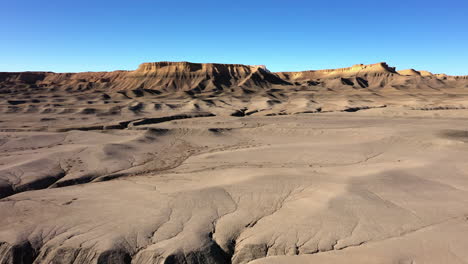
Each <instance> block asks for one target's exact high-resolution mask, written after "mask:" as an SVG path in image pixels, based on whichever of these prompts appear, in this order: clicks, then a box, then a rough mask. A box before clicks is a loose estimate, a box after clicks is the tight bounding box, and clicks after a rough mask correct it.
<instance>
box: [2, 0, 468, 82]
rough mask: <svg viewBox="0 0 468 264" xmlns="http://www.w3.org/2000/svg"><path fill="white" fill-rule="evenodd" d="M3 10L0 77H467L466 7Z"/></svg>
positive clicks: (180, 4)
mask: <svg viewBox="0 0 468 264" xmlns="http://www.w3.org/2000/svg"><path fill="white" fill-rule="evenodd" d="M0 3H1V5H0V6H1V8H0V71H26V70H49V71H56V72H75V71H110V70H117V69H125V70H132V69H135V68H136V67H137V66H138V64H140V63H141V62H150V61H191V62H219V63H241V64H264V65H266V66H267V67H268V68H269V69H270V70H272V71H299V70H309V69H323V68H337V67H347V66H351V65H353V64H357V63H364V64H368V63H376V62H380V61H386V62H388V63H389V64H390V65H392V66H396V67H397V69H406V68H415V69H420V70H421V69H425V70H429V71H432V72H435V73H439V72H444V73H448V74H454V75H461V74H463V75H466V74H468V1H466V0H456V1H455V0H444V1H434V0H426V1H419V0H415V1H411V0H407V1H376V0H374V1H359V0H356V1H351V0H348V1H343V0H328V1H302V0H301V1H299V0H290V1H276V0H270V1H264V0H258V1H253V0H251V1H245V0H237V1H211V0H210V1H204V0H200V1H185V0H184V1H168V0H166V1H158V0H153V1H146V0H133V1H130V0H127V1H120V0H112V1H110V0H103V1H99V0H95V1H90V0H76V1H71V0H68V1H67V0H61V1H57V0H48V1H37V0H1V2H0Z"/></svg>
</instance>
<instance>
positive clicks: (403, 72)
mask: <svg viewBox="0 0 468 264" xmlns="http://www.w3.org/2000/svg"><path fill="white" fill-rule="evenodd" d="M398 74H400V75H405V76H422V74H421V72H420V71H417V70H415V69H407V70H401V71H398Z"/></svg>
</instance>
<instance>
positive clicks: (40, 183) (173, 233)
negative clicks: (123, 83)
mask: <svg viewBox="0 0 468 264" xmlns="http://www.w3.org/2000/svg"><path fill="white" fill-rule="evenodd" d="M131 107H132V106H130V108H131ZM134 107H138V105H134ZM51 109H54V107H53V106H51ZM133 110H135V109H133ZM11 112H12V113H8V114H7V113H5V114H3V119H2V122H1V123H0V126H1V131H2V132H0V133H1V136H0V138H1V142H0V173H1V178H0V180H1V181H0V195H1V196H0V197H3V198H2V199H0V214H1V217H0V241H1V242H0V243H1V244H0V260H1V261H0V263H12V262H14V261H18V262H15V263H31V262H33V261H35V263H130V262H131V263H466V262H468V251H467V250H466V247H467V245H468V163H467V162H466V160H467V158H466V157H467V156H468V124H467V123H466V118H467V117H468V114H467V112H466V110H463V109H459V110H457V109H453V110H437V109H436V110H431V111H422V110H411V109H403V108H401V107H400V108H399V107H385V108H373V109H367V110H361V111H357V112H329V113H302V114H295V115H294V114H291V115H285V116H282V115H278V116H254V115H252V116H245V117H235V116H229V115H228V116H210V115H208V114H206V113H203V112H200V113H198V114H196V115H194V114H189V115H180V114H179V115H170V116H171V118H167V116H166V118H165V119H164V118H163V119H157V120H155V119H138V120H136V121H135V120H133V121H131V122H129V123H126V122H124V124H122V123H119V122H123V121H119V122H116V121H112V118H109V120H108V121H109V122H107V121H106V122H107V123H106V122H104V121H103V120H100V121H99V120H94V119H92V118H91V119H89V118H90V116H93V118H94V115H89V114H88V115H83V114H76V113H70V114H66V113H65V115H61V116H66V117H67V118H66V119H60V118H61V116H60V115H58V114H55V117H54V118H50V116H54V115H51V114H48V113H47V111H45V112H44V110H42V114H35V113H33V114H31V115H28V114H27V111H26V110H24V109H23V110H22V112H21V114H15V113H14V111H11ZM130 114H131V113H129V115H130ZM122 115H124V114H122ZM83 116H84V118H83ZM174 116H176V117H175V118H174ZM103 118H107V117H106V116H104V117H103ZM121 119H122V120H129V118H124V117H121ZM145 120H146V121H145ZM138 122H140V123H138ZM141 122H143V123H141ZM103 123H106V124H108V127H105V126H102V125H95V124H103ZM93 124H94V125H93ZM32 128H36V129H32ZM38 128H39V129H38Z"/></svg>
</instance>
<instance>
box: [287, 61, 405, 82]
mask: <svg viewBox="0 0 468 264" xmlns="http://www.w3.org/2000/svg"><path fill="white" fill-rule="evenodd" d="M392 74H398V73H397V72H396V71H395V67H389V66H388V65H387V63H385V62H379V63H375V64H369V65H364V64H356V65H353V66H351V67H347V68H338V69H327V70H312V71H300V72H281V73H278V75H279V76H280V77H282V78H285V79H287V80H293V81H300V80H307V79H321V78H336V77H355V76H361V75H392Z"/></svg>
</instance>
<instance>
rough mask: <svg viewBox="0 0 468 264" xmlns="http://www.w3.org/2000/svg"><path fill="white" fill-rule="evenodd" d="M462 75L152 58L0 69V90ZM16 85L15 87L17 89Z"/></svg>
mask: <svg viewBox="0 0 468 264" xmlns="http://www.w3.org/2000/svg"><path fill="white" fill-rule="evenodd" d="M465 82H466V84H468V76H448V75H445V74H432V73H430V72H428V71H417V70H414V69H408V70H402V71H396V69H395V68H394V67H389V66H388V65H387V64H386V63H384V62H381V63H376V64H370V65H363V64H357V65H354V66H352V67H348V68H340V69H329V70H315V71H314V70H312V71H299V72H277V73H273V72H270V71H269V70H268V69H267V68H266V67H265V66H263V65H256V66H249V65H242V64H217V63H190V62H152V63H143V64H141V65H140V66H139V67H138V69H136V70H135V71H113V72H80V73H54V72H0V93H10V92H18V91H20V90H21V88H22V89H60V90H64V91H70V92H73V91H85V90H93V89H107V90H111V91H127V90H144V91H151V92H153V93H156V94H162V93H175V92H184V93H187V94H189V95H192V96H193V95H196V94H200V93H204V92H216V93H222V92H235V91H236V90H237V89H244V90H245V89H247V91H249V93H255V91H256V90H258V89H264V88H276V87H282V88H286V87H288V86H291V87H302V88H304V89H307V87H312V86H313V87H316V88H317V87H318V88H320V87H324V88H339V87H343V86H346V87H353V88H356V89H364V88H366V89H367V88H368V89H380V88H386V87H387V88H392V87H393V88H395V87H402V85H403V86H404V85H409V86H411V87H417V88H421V89H425V88H427V89H431V88H444V87H452V86H457V87H460V85H462V86H466V84H465ZM19 88H20V89H19Z"/></svg>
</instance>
